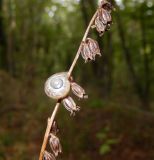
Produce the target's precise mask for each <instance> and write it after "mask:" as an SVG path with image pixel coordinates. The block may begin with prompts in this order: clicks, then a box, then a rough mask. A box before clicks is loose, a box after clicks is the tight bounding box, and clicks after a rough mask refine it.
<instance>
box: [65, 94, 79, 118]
mask: <svg viewBox="0 0 154 160" xmlns="http://www.w3.org/2000/svg"><path fill="white" fill-rule="evenodd" d="M62 103H63V105H64V107H65V108H66V109H67V110H68V111H69V112H71V115H75V112H77V111H79V110H80V107H79V106H77V105H76V104H75V102H74V100H73V99H72V98H71V97H67V98H65V99H63V101H62Z"/></svg>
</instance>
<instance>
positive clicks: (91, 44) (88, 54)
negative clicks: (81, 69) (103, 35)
mask: <svg viewBox="0 0 154 160" xmlns="http://www.w3.org/2000/svg"><path fill="white" fill-rule="evenodd" d="M97 54H98V55H101V53H100V49H99V46H98V43H97V41H95V40H93V39H92V38H87V39H86V41H85V42H83V44H82V49H81V55H82V57H83V59H84V60H85V62H87V61H90V60H95V56H96V55H97Z"/></svg>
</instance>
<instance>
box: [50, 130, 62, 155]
mask: <svg viewBox="0 0 154 160" xmlns="http://www.w3.org/2000/svg"><path fill="white" fill-rule="evenodd" d="M49 136H50V139H49V144H50V147H51V149H52V151H53V153H54V155H55V156H56V157H57V156H58V154H59V153H62V147H61V144H60V141H59V138H58V137H57V136H55V135H54V134H52V133H50V135H49Z"/></svg>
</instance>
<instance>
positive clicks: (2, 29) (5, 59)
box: [0, 0, 8, 71]
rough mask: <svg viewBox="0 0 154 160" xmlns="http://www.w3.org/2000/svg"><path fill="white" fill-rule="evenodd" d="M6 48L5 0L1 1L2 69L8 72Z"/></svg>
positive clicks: (0, 56)
mask: <svg viewBox="0 0 154 160" xmlns="http://www.w3.org/2000/svg"><path fill="white" fill-rule="evenodd" d="M6 48H7V44H6V35H5V30H4V19H3V0H0V68H1V69H4V70H6V71H8V62H7V54H6Z"/></svg>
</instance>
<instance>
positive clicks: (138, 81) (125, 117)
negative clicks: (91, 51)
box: [0, 0, 154, 160]
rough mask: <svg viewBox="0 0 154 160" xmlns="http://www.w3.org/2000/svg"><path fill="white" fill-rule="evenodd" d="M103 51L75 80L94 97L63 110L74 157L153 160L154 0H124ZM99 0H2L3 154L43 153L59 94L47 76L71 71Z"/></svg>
mask: <svg viewBox="0 0 154 160" xmlns="http://www.w3.org/2000/svg"><path fill="white" fill-rule="evenodd" d="M112 2H113V4H114V5H115V8H116V11H115V12H114V13H113V25H112V27H111V30H110V31H109V32H106V33H105V35H104V36H103V37H102V38H100V37H99V36H98V34H97V33H96V31H95V30H92V32H91V33H90V36H91V37H93V38H95V39H96V40H97V41H98V42H99V45H100V49H101V51H102V57H101V58H97V59H96V61H95V62H93V63H87V64H84V61H83V60H82V58H80V59H79V61H78V64H77V66H76V67H75V70H74V72H73V76H74V79H75V80H76V81H77V82H78V83H80V84H81V86H84V88H85V89H86V91H87V93H88V94H89V99H88V100H87V101H85V102H77V103H79V104H80V106H81V108H82V109H81V112H80V113H79V114H77V116H76V117H75V118H72V117H69V113H67V111H65V109H64V108H63V107H61V109H60V113H59V114H58V116H57V119H58V122H59V127H60V130H61V132H60V135H59V136H60V139H61V141H62V145H63V155H62V157H61V158H60V159H64V160H65V159H67V160H75V159H80V160H90V159H103V160H107V159H110V160H136V159H138V160H153V159H154V153H153V147H154V136H153V135H154V126H153V121H154V113H153V112H154V101H153V99H154V83H153V82H154V74H153V72H154V55H153V52H154V45H153V44H154V38H153V37H154V18H153V17H154V2H153V0H142V1H141V0H140V1H139V0H116V1H113V0H112ZM96 5H97V1H95V0H26V1H25V0H0V106H1V107H0V116H1V120H0V125H1V128H0V160H17V159H22V160H29V159H33V160H34V159H38V155H39V150H40V147H41V143H42V139H43V134H44V131H45V128H46V119H47V117H48V116H50V114H51V112H52V109H53V106H54V104H55V102H54V101H52V100H50V99H48V98H47V97H46V96H45V94H44V91H43V86H44V82H45V80H46V78H48V77H49V76H50V75H51V74H53V73H56V72H61V71H66V70H68V68H69V66H70V64H71V62H72V60H73V58H74V56H75V54H76V51H77V49H78V46H79V44H80V41H81V39H82V36H83V34H84V31H85V29H86V26H87V23H88V22H89V20H90V19H91V17H92V15H93V13H94V12H95V9H96Z"/></svg>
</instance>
